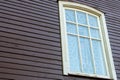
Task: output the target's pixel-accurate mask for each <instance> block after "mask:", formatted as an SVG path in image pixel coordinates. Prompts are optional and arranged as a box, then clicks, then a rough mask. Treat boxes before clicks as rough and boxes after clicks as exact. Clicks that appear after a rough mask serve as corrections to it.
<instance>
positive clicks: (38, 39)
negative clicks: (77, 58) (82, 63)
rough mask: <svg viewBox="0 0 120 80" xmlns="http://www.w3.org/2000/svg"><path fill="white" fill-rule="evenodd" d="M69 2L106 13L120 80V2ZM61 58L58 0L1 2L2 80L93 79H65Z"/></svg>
mask: <svg viewBox="0 0 120 80" xmlns="http://www.w3.org/2000/svg"><path fill="white" fill-rule="evenodd" d="M69 1H73V2H77V3H81V4H85V5H88V6H91V7H93V8H95V9H98V10H100V11H102V12H104V13H105V17H106V22H107V27H108V31H109V38H110V43H111V47H112V53H113V58H114V62H115V68H116V72H117V77H118V80H119V79H120V59H119V58H120V53H119V51H120V35H119V34H120V15H119V14H120V9H119V8H120V1H119V0H109V1H107V0H106V1H105V0H103V1H101V0H96V1H94V0H93V1H92V0H79V1H78V0H69ZM61 55H62V53H61V41H60V25H59V10H58V2H57V0H34V1H32V0H0V80H10V79H11V80H12V79H13V80H91V78H85V77H78V76H63V73H62V57H61ZM92 80H99V79H92ZM100 80H101V79H100Z"/></svg>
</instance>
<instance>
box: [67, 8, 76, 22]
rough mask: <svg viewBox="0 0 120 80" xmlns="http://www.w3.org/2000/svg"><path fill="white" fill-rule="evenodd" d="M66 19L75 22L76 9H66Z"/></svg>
mask: <svg viewBox="0 0 120 80" xmlns="http://www.w3.org/2000/svg"><path fill="white" fill-rule="evenodd" d="M65 15H66V20H67V21H72V22H75V11H73V10H68V9H66V10H65Z"/></svg>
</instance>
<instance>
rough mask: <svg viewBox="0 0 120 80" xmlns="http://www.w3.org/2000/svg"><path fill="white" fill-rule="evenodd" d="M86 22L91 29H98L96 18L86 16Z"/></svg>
mask: <svg viewBox="0 0 120 80" xmlns="http://www.w3.org/2000/svg"><path fill="white" fill-rule="evenodd" d="M88 20H89V25H90V26H91V27H98V22H97V17H95V16H92V15H88Z"/></svg>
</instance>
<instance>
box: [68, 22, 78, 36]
mask: <svg viewBox="0 0 120 80" xmlns="http://www.w3.org/2000/svg"><path fill="white" fill-rule="evenodd" d="M67 32H68V33H74V34H76V33H77V27H76V25H75V24H71V23H67Z"/></svg>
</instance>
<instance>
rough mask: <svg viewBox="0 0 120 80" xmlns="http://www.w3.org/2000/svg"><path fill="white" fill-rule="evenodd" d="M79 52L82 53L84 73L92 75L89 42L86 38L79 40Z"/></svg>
mask: <svg viewBox="0 0 120 80" xmlns="http://www.w3.org/2000/svg"><path fill="white" fill-rule="evenodd" d="M80 44H81V52H82V67H83V72H85V73H94V70H93V63H92V55H91V50H90V49H91V48H90V40H89V39H87V38H80Z"/></svg>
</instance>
